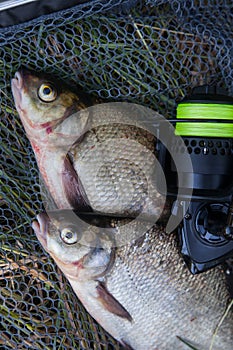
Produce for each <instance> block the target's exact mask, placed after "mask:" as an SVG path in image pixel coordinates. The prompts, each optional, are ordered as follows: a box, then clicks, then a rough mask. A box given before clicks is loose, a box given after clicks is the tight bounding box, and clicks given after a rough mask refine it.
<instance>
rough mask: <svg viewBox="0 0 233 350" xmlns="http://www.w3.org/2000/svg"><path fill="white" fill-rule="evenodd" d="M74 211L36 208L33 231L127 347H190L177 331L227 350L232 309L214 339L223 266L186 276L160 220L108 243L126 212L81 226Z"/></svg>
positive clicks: (204, 348)
mask: <svg viewBox="0 0 233 350" xmlns="http://www.w3.org/2000/svg"><path fill="white" fill-rule="evenodd" d="M73 215H74V213H73V212H72V215H70V214H69V211H63V210H62V211H56V212H51V213H50V214H49V216H48V215H47V214H44V213H42V214H39V215H38V216H37V221H35V222H34V223H33V228H34V231H35V233H36V235H37V237H38V239H39V241H40V242H41V244H42V246H43V247H44V249H45V250H46V251H47V252H48V253H49V254H50V255H51V256H52V258H53V259H54V261H55V262H56V264H57V265H58V266H59V268H60V269H61V270H62V271H63V273H64V274H65V276H66V277H67V279H68V280H69V282H70V284H71V286H72V288H73V290H74V292H75V293H76V295H77V296H78V298H79V299H80V300H81V301H82V303H83V305H84V306H85V307H86V309H87V311H88V312H89V313H90V314H91V315H92V316H93V317H94V318H95V319H96V320H97V321H98V322H99V323H100V324H101V325H102V326H103V327H104V328H105V329H106V330H107V331H108V332H109V333H110V334H111V335H112V336H113V337H114V338H116V339H117V340H119V341H120V342H121V343H122V344H123V345H125V346H126V347H127V349H135V350H145V349H147V350H173V349H175V350H185V349H188V347H187V345H185V344H184V343H183V342H182V341H181V340H180V339H179V338H178V337H180V338H182V339H183V340H184V341H186V342H189V344H191V345H192V346H195V347H196V349H198V350H209V349H210V345H211V341H212V340H213V347H212V348H211V349H212V350H231V349H232V344H233V313H232V309H231V310H230V312H229V313H228V315H227V316H226V318H225V319H224V322H223V323H222V324H221V327H220V328H219V329H218V331H217V333H216V335H215V337H214V339H213V335H214V333H215V331H216V328H217V326H218V323H219V322H220V320H221V318H222V316H223V315H224V312H225V310H226V307H227V304H228V302H229V294H228V290H227V286H226V281H225V276H224V273H223V271H222V270H221V268H220V267H217V268H215V269H212V270H210V271H208V272H205V273H202V274H200V275H195V276H193V275H191V274H190V272H189V271H188V269H187V267H186V265H185V264H184V261H183V259H182V258H181V257H180V255H179V254H178V247H177V240H176V236H175V234H167V233H165V232H164V227H163V226H159V225H154V226H153V228H151V229H150V230H148V232H146V234H145V235H143V236H142V237H141V238H140V239H137V240H135V241H132V242H131V243H128V244H126V245H124V246H122V247H117V248H115V249H113V248H112V240H114V235H115V233H114V232H115V231H114V230H115V229H116V228H117V227H118V226H119V225H121V224H122V220H123V222H124V220H125V218H110V217H108V218H107V219H106V217H102V216H100V215H99V216H96V217H95V218H94V219H93V217H91V218H90V220H89V227H87V228H86V229H84V228H83V227H82V225H80V226H77V223H76V221H75V219H74V216H73ZM87 216H88V214H87ZM81 219H82V220H83V219H85V220H87V217H86V218H84V217H81ZM93 224H94V226H93ZM101 227H105V228H106V227H107V228H108V229H109V230H110V231H109V232H108V234H107V233H106V234H101V230H102V228H101Z"/></svg>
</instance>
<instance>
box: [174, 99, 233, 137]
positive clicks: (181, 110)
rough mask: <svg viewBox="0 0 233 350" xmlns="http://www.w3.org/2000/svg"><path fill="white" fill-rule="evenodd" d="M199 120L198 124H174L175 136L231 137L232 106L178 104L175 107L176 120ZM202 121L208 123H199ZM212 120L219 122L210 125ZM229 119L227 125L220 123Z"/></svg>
mask: <svg viewBox="0 0 233 350" xmlns="http://www.w3.org/2000/svg"><path fill="white" fill-rule="evenodd" d="M184 118H185V119H190V120H192V119H200V122H199V123H193V122H190V123H188V122H186V123H182V122H181V123H177V124H176V135H182V136H205V137H233V106H232V105H230V104H215V103H213V104H212V103H208V104H207V103H180V104H179V105H178V107H177V119H184ZM202 119H205V120H208V119H209V120H210V122H207V123H206V122H204V123H203V122H201V120H202ZM212 119H218V120H219V122H214V123H212V122H211V120H212ZM222 119H229V123H221V120H222Z"/></svg>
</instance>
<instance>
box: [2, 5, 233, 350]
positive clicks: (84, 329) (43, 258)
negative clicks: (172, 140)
mask: <svg viewBox="0 0 233 350" xmlns="http://www.w3.org/2000/svg"><path fill="white" fill-rule="evenodd" d="M126 3H127V1H120V0H119V1H114V0H108V1H97V0H95V1H92V2H91V1H90V2H87V3H83V4H80V5H77V6H75V7H74V8H72V9H67V10H64V11H60V12H57V13H54V14H49V15H47V16H42V17H40V18H38V19H33V20H32V21H31V22H28V23H26V24H20V25H18V26H13V27H9V28H4V29H1V31H0V92H1V95H0V103H1V119H0V131H1V134H0V144H1V147H0V211H1V215H0V222H1V223H0V225H1V229H0V347H1V348H2V349H12V348H17V349H72V348H77V349H121V348H122V346H121V345H119V344H118V343H117V342H116V341H115V340H114V339H113V338H111V337H110V336H109V335H108V334H107V333H106V332H104V331H103V329H102V328H101V327H100V326H99V325H98V324H97V323H96V322H95V321H94V320H93V319H92V318H91V317H90V316H89V314H88V313H87V312H86V311H85V309H84V307H83V306H82V304H81V303H80V302H79V301H78V300H77V298H76V296H75V295H74V293H73V292H72V289H71V287H70V285H69V283H68V282H67V280H66V279H65V278H64V276H63V275H62V274H61V272H60V270H59V269H58V267H57V266H56V265H55V264H54V262H53V261H52V260H51V259H49V257H48V255H46V254H45V252H44V251H43V250H42V248H41V246H40V244H39V242H38V240H37V238H36V236H35V235H34V234H33V232H32V230H31V228H30V225H31V221H32V219H33V218H34V217H35V215H36V214H37V213H38V212H39V211H41V210H42V209H43V203H42V200H41V191H40V181H39V173H38V168H37V164H36V161H35V157H34V154H33V151H32V149H31V146H30V144H29V141H28V139H27V138H26V135H25V132H24V130H23V128H22V125H21V123H20V120H19V118H18V114H17V112H16V109H15V106H14V102H13V97H12V94H11V90H10V80H11V78H12V77H13V75H14V73H15V71H16V70H18V68H19V67H20V66H22V65H23V66H26V67H28V68H30V69H33V70H37V71H45V72H48V73H52V74H53V75H54V76H55V77H59V78H60V79H62V80H64V81H66V82H69V83H70V85H73V86H75V85H76V84H78V85H80V86H82V87H83V89H84V91H86V92H88V93H93V94H94V95H95V96H96V97H100V98H104V99H105V101H118V100H121V101H131V102H134V103H139V104H141V105H143V106H147V107H150V108H152V109H154V110H155V111H157V112H159V113H160V114H162V115H163V116H165V117H173V116H174V115H175V107H176V103H177V102H178V101H180V100H181V99H182V98H183V97H184V96H185V95H186V94H187V93H189V92H190V91H191V89H192V88H193V87H194V86H196V85H201V84H206V83H208V84H214V85H217V86H219V87H223V88H225V89H226V90H227V92H228V94H229V95H232V93H233V85H232V84H233V83H232V82H233V66H232V50H233V44H232V43H233V40H232V11H231V10H232V2H231V1H227V0H225V1H204V0H200V1H198V0H197V1H194V0H190V1H178V0H176V1H164V0H159V1H156V0H155V1H150V0H148V1H138V2H135V6H134V7H133V8H132V7H127V6H122V5H126Z"/></svg>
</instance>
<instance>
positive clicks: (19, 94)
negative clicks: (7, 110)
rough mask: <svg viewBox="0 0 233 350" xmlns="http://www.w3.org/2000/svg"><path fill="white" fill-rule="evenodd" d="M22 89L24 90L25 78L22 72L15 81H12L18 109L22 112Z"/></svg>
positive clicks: (18, 73)
mask: <svg viewBox="0 0 233 350" xmlns="http://www.w3.org/2000/svg"><path fill="white" fill-rule="evenodd" d="M22 88H23V76H22V73H21V71H17V72H16V73H15V76H14V78H13V79H11V90H12V93H13V97H14V100H15V105H16V109H18V110H21V109H22V108H21V103H22V92H21V91H22Z"/></svg>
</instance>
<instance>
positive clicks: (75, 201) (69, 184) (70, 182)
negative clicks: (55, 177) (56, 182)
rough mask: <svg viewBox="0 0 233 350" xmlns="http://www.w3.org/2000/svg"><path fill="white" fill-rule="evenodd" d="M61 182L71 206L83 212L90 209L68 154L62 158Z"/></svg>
mask: <svg viewBox="0 0 233 350" xmlns="http://www.w3.org/2000/svg"><path fill="white" fill-rule="evenodd" d="M62 183H63V187H64V191H65V195H66V197H67V200H68V202H69V203H70V204H71V206H72V207H73V208H75V209H77V210H79V211H85V212H88V211H92V208H91V206H90V203H89V201H88V198H87V195H86V193H85V190H84V188H83V185H82V183H81V181H80V179H79V177H78V174H77V173H76V171H75V170H74V168H73V165H72V164H71V161H70V159H69V156H68V155H67V156H66V157H65V160H64V168H63V172H62Z"/></svg>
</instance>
